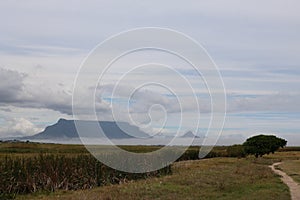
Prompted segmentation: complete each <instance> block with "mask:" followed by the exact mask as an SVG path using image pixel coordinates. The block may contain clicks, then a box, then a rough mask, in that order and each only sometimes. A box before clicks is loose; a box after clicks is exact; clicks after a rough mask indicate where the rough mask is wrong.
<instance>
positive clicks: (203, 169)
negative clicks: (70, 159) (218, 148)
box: [18, 158, 290, 200]
mask: <svg viewBox="0 0 300 200" xmlns="http://www.w3.org/2000/svg"><path fill="white" fill-rule="evenodd" d="M261 163H263V161H261ZM172 168H173V174H172V175H168V176H163V177H159V178H149V179H145V180H138V181H131V182H128V183H125V184H119V185H112V186H104V187H98V188H94V189H91V190H79V191H69V192H62V191H59V192H58V193H52V194H51V195H38V194H35V195H29V196H18V199H29V198H30V199H121V200H122V199H124V200H125V199H126V200H127V199H175V200H176V199H223V200H226V199H228V200H229V199H230V200H231V199H279V200H280V199H282V200H286V199H289V198H290V196H289V190H288V188H287V186H285V185H284V184H283V183H282V182H281V181H280V179H279V177H278V176H276V175H274V174H273V173H272V172H271V170H270V169H269V168H268V167H267V165H264V164H257V163H253V160H252V158H251V159H236V158H212V159H204V160H198V161H182V162H177V163H175V164H174V165H173V167H172Z"/></svg>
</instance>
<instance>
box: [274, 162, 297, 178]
mask: <svg viewBox="0 0 300 200" xmlns="http://www.w3.org/2000/svg"><path fill="white" fill-rule="evenodd" d="M278 167H279V168H280V169H281V170H282V171H284V172H285V173H287V174H288V175H289V176H291V177H292V178H293V179H294V180H295V181H296V182H298V183H300V160H287V161H284V162H283V163H282V164H280V165H279V166H278Z"/></svg>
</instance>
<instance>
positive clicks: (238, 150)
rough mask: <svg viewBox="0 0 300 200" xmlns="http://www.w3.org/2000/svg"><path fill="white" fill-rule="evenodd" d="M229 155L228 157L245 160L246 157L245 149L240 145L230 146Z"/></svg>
mask: <svg viewBox="0 0 300 200" xmlns="http://www.w3.org/2000/svg"><path fill="white" fill-rule="evenodd" d="M227 155H228V157H238V158H244V157H246V152H245V148H244V146H243V145H240V144H236V145H232V146H229V147H228V148H227Z"/></svg>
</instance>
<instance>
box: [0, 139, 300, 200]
mask: <svg viewBox="0 0 300 200" xmlns="http://www.w3.org/2000/svg"><path fill="white" fill-rule="evenodd" d="M95 148H101V149H102V150H104V151H106V150H108V149H109V147H108V146H97V147H95ZM121 148H123V149H126V150H128V151H132V152H151V151H155V150H157V149H159V148H161V147H160V146H121ZM226 149H227V147H224V146H221V147H215V148H214V149H213V151H212V152H211V153H210V154H209V155H208V158H207V159H203V160H194V161H192V160H193V159H196V158H197V155H198V150H199V147H190V148H189V149H188V150H187V151H186V153H185V154H184V155H183V156H182V157H181V158H180V159H179V160H178V161H180V162H176V163H174V164H173V165H172V166H171V168H169V169H167V170H165V171H161V172H155V173H153V174H140V175H139V176H135V175H134V174H126V173H125V174H121V173H119V172H117V171H115V170H112V169H109V168H107V167H106V166H103V165H102V164H99V163H97V162H95V160H93V158H92V157H91V156H90V155H89V152H88V151H87V150H86V149H85V148H84V146H82V145H61V144H38V143H0V159H1V163H0V165H1V167H2V169H4V170H2V171H1V174H0V175H1V176H0V178H1V182H2V183H4V181H3V180H5V181H6V182H7V183H10V184H11V186H10V185H9V184H8V186H9V187H7V188H13V187H12V186H14V187H15V186H16V185H17V186H21V188H24V185H26V184H27V180H32V177H39V176H35V175H34V174H33V173H32V172H31V171H34V173H35V174H40V172H42V173H43V176H41V177H39V178H40V179H39V182H38V183H39V184H45V183H44V182H49V180H50V183H51V184H52V185H54V187H53V186H52V185H51V184H50V186H51V187H50V189H49V188H48V186H49V185H47V184H48V183H47V184H46V185H42V187H40V188H41V189H36V190H34V192H33V193H32V191H33V190H32V188H34V187H36V185H35V183H34V184H32V186H31V185H29V186H26V187H25V188H29V189H30V188H31V190H30V191H29V193H31V194H26V193H28V192H25V193H24V192H23V194H22V192H16V193H15V194H17V195H13V196H10V197H16V198H17V199H289V198H290V196H289V190H288V188H287V186H286V185H284V184H283V183H282V182H281V181H280V178H279V177H278V176H277V175H275V174H273V173H272V171H271V170H270V168H269V167H268V165H270V164H272V163H274V162H279V161H283V164H282V166H280V167H282V169H283V170H284V171H286V172H287V173H288V174H290V175H292V176H294V177H295V179H298V178H299V176H296V174H298V175H299V159H300V152H299V151H295V150H297V149H295V148H287V149H286V150H284V151H283V150H281V151H280V152H276V153H275V154H270V155H267V156H264V157H263V158H258V159H255V158H254V157H247V158H241V159H238V158H229V157H226V156H228V154H227V150H226ZM214 157H215V158H214ZM5 159H6V161H5ZM9 160H10V161H9ZM187 160H188V161H187ZM3 161H5V162H3ZM28 163H29V165H28ZM41 163H42V164H41ZM49 163H51V164H49ZM72 163H73V164H72ZM74 163H75V164H74ZM88 163H92V164H88ZM39 165H43V167H41V166H40V167H36V166H39ZM28 166H29V167H28ZM32 166H35V167H32ZM3 167H4V168H3ZM97 167H98V168H97ZM11 168H13V169H14V170H9V169H11ZM18 169H20V170H18ZM28 169H30V170H29V171H28ZM26 170H27V171H26ZM24 171H25V172H26V173H24ZM57 171H58V172H59V173H56V172H57ZM97 171H98V172H99V173H98V172H97ZM75 172H76V173H75ZM14 173H16V174H15V175H14ZM95 173H96V175H95ZM170 173H171V174H170ZM8 174H10V176H8ZM65 174H67V175H68V176H67V179H66V178H63V177H65ZM97 174H101V176H102V177H104V178H101V177H100V179H99V180H97V179H95V176H98V175H97ZM7 177H8V179H7ZM9 177H11V178H9ZM53 177H54V178H53ZM20 178H21V179H20ZM28 178H29V179H28ZM145 178H146V179H145ZM18 180H19V181H18ZM20 180H21V181H20ZM43 180H44V181H43ZM53 180H56V182H55V181H53ZM83 180H85V181H86V182H84V181H83ZM103 180H106V182H105V183H104V182H103ZM298 180H299V179H298ZM13 181H15V182H13ZM22 181H23V182H22ZM61 182H63V183H64V184H63V185H60V184H57V183H61ZM66 183H67V184H66ZM74 183H75V184H74ZM86 183H89V184H90V185H87V184H86ZM22 184H23V185H22ZM2 185H3V184H2ZM33 186H34V187H33ZM57 186H61V187H57ZM98 186H100V187H98ZM2 188H3V187H2ZM84 188H85V189H84ZM82 189H84V190H82ZM6 190H7V189H5V188H4V189H3V191H6ZM74 190H76V191H74ZM16 191H19V190H16ZM6 197H7V196H2V198H6ZM0 199H1V194H0Z"/></svg>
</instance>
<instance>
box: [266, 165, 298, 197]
mask: <svg viewBox="0 0 300 200" xmlns="http://www.w3.org/2000/svg"><path fill="white" fill-rule="evenodd" d="M279 164H281V162H278V163H274V164H273V165H271V166H270V168H271V169H272V170H273V171H274V172H275V173H276V174H278V175H280V176H281V180H282V181H283V182H284V183H285V184H286V185H287V186H288V187H289V188H290V192H291V197H292V200H300V185H299V184H298V183H296V182H295V181H294V180H293V179H292V178H291V177H290V176H288V175H287V174H286V173H284V172H283V171H281V170H278V169H275V167H276V166H277V165H279Z"/></svg>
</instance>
